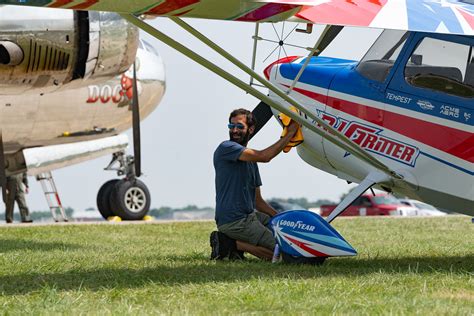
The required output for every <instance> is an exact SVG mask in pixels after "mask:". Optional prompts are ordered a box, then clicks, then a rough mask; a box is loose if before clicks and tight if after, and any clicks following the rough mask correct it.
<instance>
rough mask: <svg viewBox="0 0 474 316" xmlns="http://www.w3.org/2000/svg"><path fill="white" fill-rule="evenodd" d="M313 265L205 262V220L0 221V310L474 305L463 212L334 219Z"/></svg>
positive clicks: (464, 310)
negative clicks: (334, 247)
mask: <svg viewBox="0 0 474 316" xmlns="http://www.w3.org/2000/svg"><path fill="white" fill-rule="evenodd" d="M334 223H335V227H336V228H337V229H338V230H339V231H340V232H341V234H342V235H343V236H344V237H345V238H346V239H347V240H348V241H349V242H350V243H351V244H352V245H353V246H354V247H355V248H356V249H357V250H358V252H359V255H358V256H357V257H353V258H332V259H329V260H327V261H326V263H325V264H324V265H323V266H321V267H315V266H291V265H285V264H270V263H267V262H261V261H259V260H257V259H250V260H247V261H246V262H212V261H210V260H208V257H209V252H210V248H209V241H208V239H209V238H208V237H209V233H210V231H211V230H212V229H213V227H214V225H213V223H211V222H200V223H171V224H147V225H77V226H75V225H67V226H50V227H2V228H0V295H1V296H0V314H35V315H38V314H51V313H55V314H58V313H61V314H62V313H66V314H106V315H107V314H119V315H120V314H140V315H142V314H180V315H181V314H257V313H259V314H260V313H263V314H288V315H295V314H431V315H442V314H459V315H474V238H473V237H474V224H472V223H471V219H470V218H468V217H460V216H459V217H458V216H455V217H444V218H410V219H409V218H400V219H396V218H352V219H338V220H336V221H335V222H334Z"/></svg>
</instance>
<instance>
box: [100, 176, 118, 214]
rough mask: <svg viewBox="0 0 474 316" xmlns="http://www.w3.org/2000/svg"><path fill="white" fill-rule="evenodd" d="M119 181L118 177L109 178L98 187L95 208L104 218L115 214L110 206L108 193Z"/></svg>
mask: <svg viewBox="0 0 474 316" xmlns="http://www.w3.org/2000/svg"><path fill="white" fill-rule="evenodd" d="M119 181H120V180H118V179H113V180H109V181H107V182H106V183H104V184H103V185H102V186H101V187H100V189H99V192H97V209H98V210H99V213H100V215H102V217H103V218H105V219H107V218H109V217H110V216H114V215H115V214H114V212H112V207H111V206H110V193H111V192H112V190H113V188H114V187H115V185H116V184H117V182H119Z"/></svg>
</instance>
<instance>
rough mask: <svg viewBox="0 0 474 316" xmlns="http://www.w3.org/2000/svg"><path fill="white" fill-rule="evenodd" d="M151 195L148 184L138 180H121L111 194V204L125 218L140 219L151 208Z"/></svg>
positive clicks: (116, 212) (115, 211) (117, 213)
mask: <svg viewBox="0 0 474 316" xmlns="http://www.w3.org/2000/svg"><path fill="white" fill-rule="evenodd" d="M150 201H151V196H150V192H149V191H148V188H147V187H146V185H145V184H144V183H143V182H142V181H140V180H138V179H133V180H126V179H124V180H120V181H119V182H117V183H116V184H115V187H114V188H113V190H112V192H111V194H110V199H109V202H110V206H111V207H112V210H113V212H114V213H115V215H117V216H119V217H120V218H122V219H123V220H140V219H142V218H143V217H144V216H145V215H146V214H147V213H148V211H149V210H150Z"/></svg>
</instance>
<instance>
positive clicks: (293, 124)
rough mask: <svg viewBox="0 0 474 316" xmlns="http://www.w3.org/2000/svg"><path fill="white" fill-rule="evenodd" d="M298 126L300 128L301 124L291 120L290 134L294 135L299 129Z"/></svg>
mask: <svg viewBox="0 0 474 316" xmlns="http://www.w3.org/2000/svg"><path fill="white" fill-rule="evenodd" d="M298 128H300V124H299V123H298V122H296V121H295V120H291V123H290V125H288V134H290V135H292V136H294V135H295V134H296V132H297V131H298Z"/></svg>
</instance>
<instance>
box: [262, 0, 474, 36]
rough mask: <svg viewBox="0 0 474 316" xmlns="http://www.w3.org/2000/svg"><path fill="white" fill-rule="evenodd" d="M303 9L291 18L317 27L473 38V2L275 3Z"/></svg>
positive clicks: (363, 0)
mask: <svg viewBox="0 0 474 316" xmlns="http://www.w3.org/2000/svg"><path fill="white" fill-rule="evenodd" d="M263 2H265V3H273V4H281V5H283V4H287V5H289V4H292V5H302V6H303V7H302V9H301V10H300V11H299V12H298V13H297V14H295V16H294V17H293V18H292V19H294V20H298V21H307V22H309V23H315V24H331V25H344V26H360V27H373V28H382V29H398V30H407V31H420V32H433V33H446V34H464V35H474V1H473V0H375V1H374V0H372V1H371V0H350V1H345V0H313V1H298V0H280V1H278V0H276V1H265V0H263Z"/></svg>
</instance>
